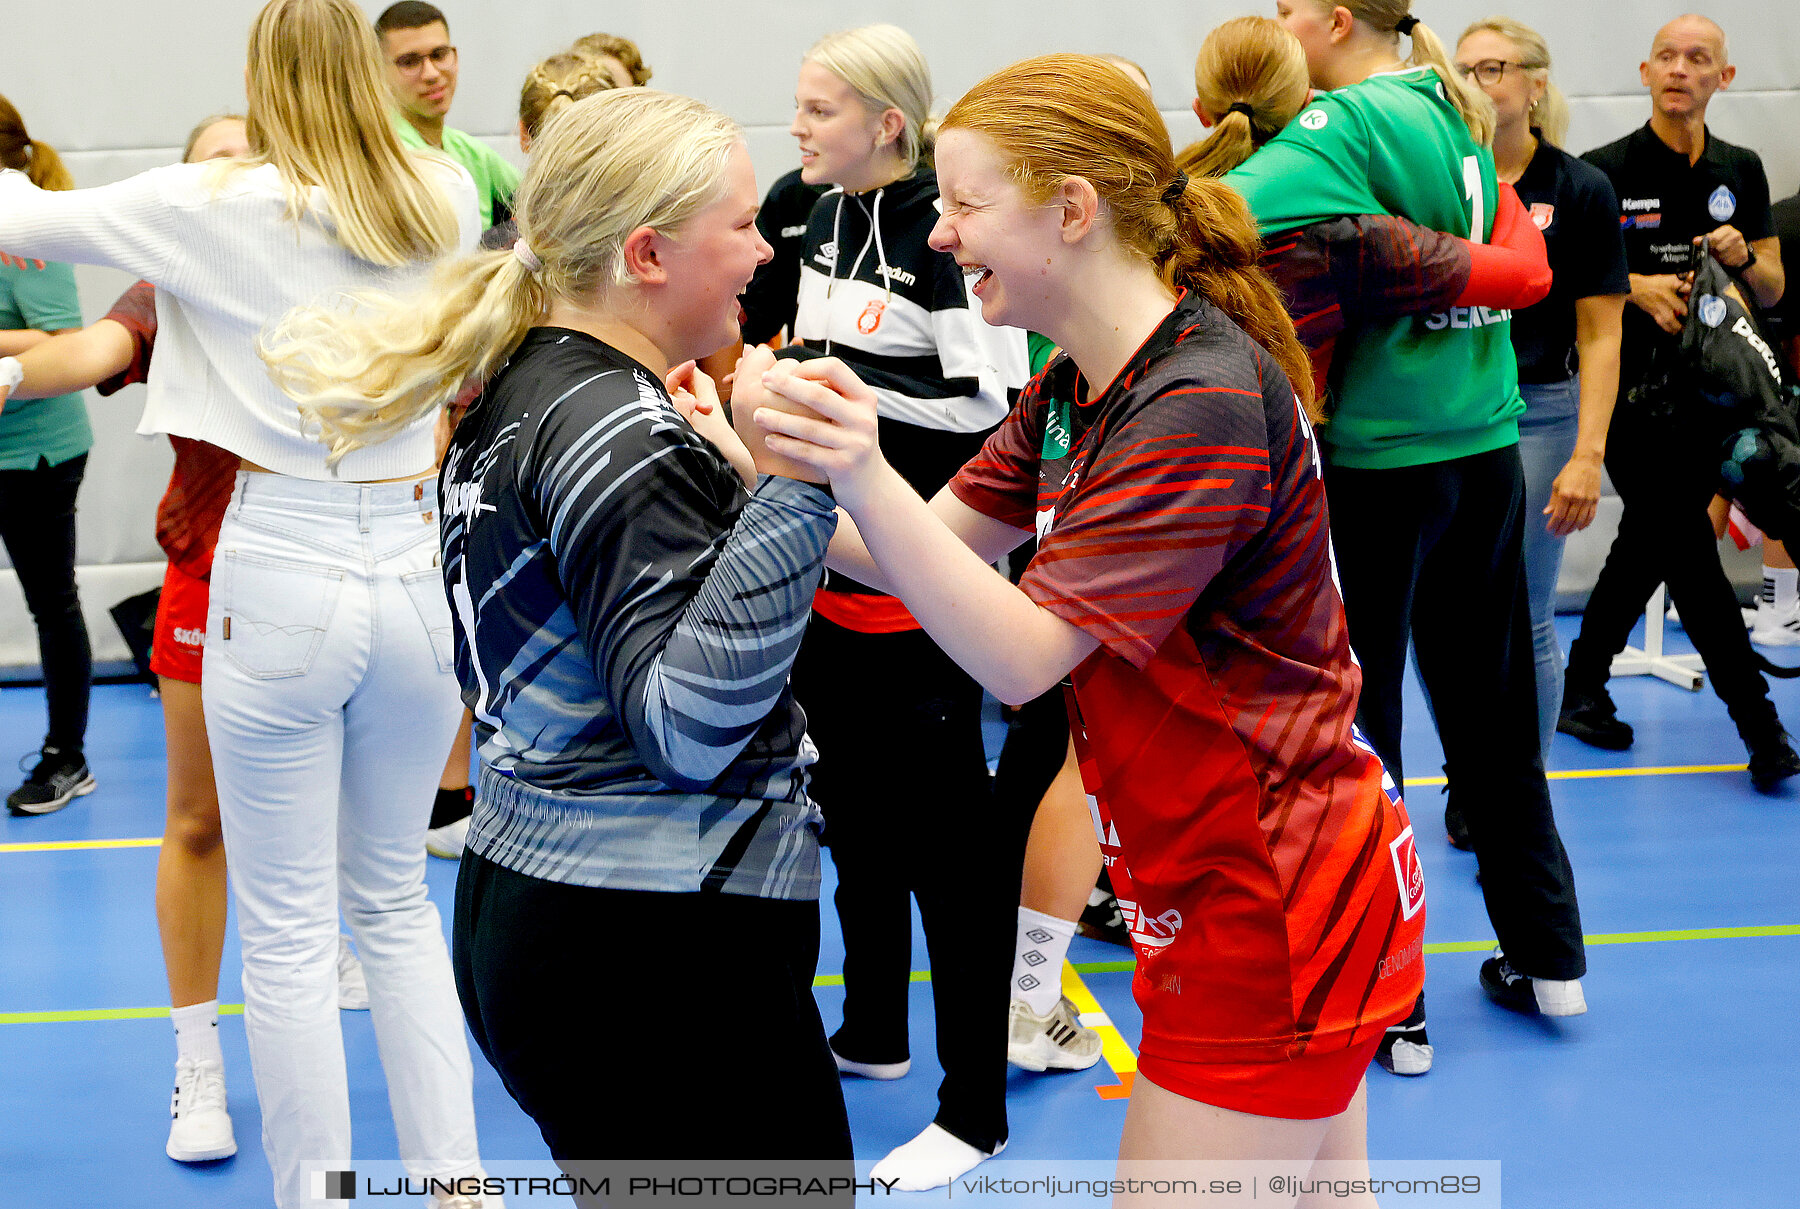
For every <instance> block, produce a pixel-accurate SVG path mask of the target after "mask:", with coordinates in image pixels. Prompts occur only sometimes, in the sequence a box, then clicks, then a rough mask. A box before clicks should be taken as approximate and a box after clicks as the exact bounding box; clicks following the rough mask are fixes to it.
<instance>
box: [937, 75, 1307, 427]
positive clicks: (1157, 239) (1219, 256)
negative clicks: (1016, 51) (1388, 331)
mask: <svg viewBox="0 0 1800 1209" xmlns="http://www.w3.org/2000/svg"><path fill="white" fill-rule="evenodd" d="M944 129H946V130H950V129H964V130H972V131H974V132H976V133H978V134H981V135H984V136H986V137H987V138H988V139H989V140H991V141H992V142H993V144H994V145H995V146H996V147H998V148H999V149H1000V154H1001V156H1002V157H1004V158H1005V159H1006V160H1007V161H1009V171H1010V173H1011V175H1012V177H1013V179H1014V180H1016V181H1017V182H1018V183H1019V186H1020V188H1022V189H1023V190H1024V191H1025V193H1026V195H1027V196H1028V197H1031V198H1032V199H1033V200H1035V201H1040V202H1041V201H1048V200H1049V198H1050V196H1051V194H1052V192H1053V191H1054V190H1055V189H1056V188H1057V186H1058V185H1059V184H1061V182H1063V181H1064V180H1066V179H1067V178H1069V177H1072V176H1078V177H1081V178H1083V179H1085V180H1087V181H1088V182H1089V183H1090V184H1092V185H1093V187H1094V191H1095V192H1096V193H1098V194H1099V197H1100V200H1101V202H1103V203H1104V204H1105V206H1106V208H1107V210H1108V212H1109V213H1110V215H1111V218H1112V225H1113V230H1114V232H1115V233H1116V234H1117V237H1118V239H1119V241H1120V242H1121V243H1123V244H1124V245H1125V246H1126V247H1127V248H1128V249H1130V250H1131V251H1132V252H1134V253H1136V254H1137V255H1139V256H1141V257H1143V258H1144V259H1145V260H1146V261H1148V262H1150V264H1152V265H1153V266H1155V268H1156V270H1157V272H1158V273H1159V274H1160V275H1161V277H1162V280H1163V281H1164V283H1166V284H1167V285H1168V286H1170V288H1172V289H1181V288H1184V287H1185V288H1189V289H1193V290H1195V291H1197V292H1198V293H1200V294H1201V295H1202V296H1204V297H1205V298H1206V299H1207V301H1209V302H1211V303H1212V304H1213V305H1214V306H1216V307H1218V308H1219V309H1220V310H1222V311H1224V312H1225V314H1227V315H1228V316H1230V317H1231V319H1232V320H1233V321H1234V322H1235V323H1237V325H1238V326H1239V327H1241V328H1243V329H1244V331H1245V333H1246V334H1247V335H1249V337H1250V338H1251V339H1252V340H1254V341H1256V342H1257V343H1258V344H1260V345H1262V346H1263V348H1265V349H1266V350H1268V352H1269V354H1270V355H1271V356H1273V357H1274V358H1275V360H1276V362H1277V363H1279V364H1280V366H1281V368H1282V371H1283V372H1284V373H1286V374H1287V377H1288V381H1289V382H1290V383H1291V384H1292V385H1293V387H1294V391H1295V393H1296V394H1298V395H1299V396H1300V398H1301V399H1303V400H1307V401H1308V402H1309V405H1310V400H1311V396H1312V366H1311V363H1310V362H1309V361H1308V360H1307V357H1306V351H1305V350H1304V349H1303V348H1301V346H1300V341H1299V340H1298V339H1297V338H1296V337H1295V335H1294V323H1293V320H1291V319H1289V318H1288V313H1287V311H1286V309H1285V308H1284V307H1283V306H1282V302H1281V295H1280V294H1279V293H1278V292H1277V291H1276V289H1275V285H1274V283H1273V282H1271V281H1270V280H1269V278H1268V275H1267V274H1265V273H1264V272H1263V271H1262V269H1261V268H1259V267H1258V266H1257V259H1258V257H1259V256H1260V255H1261V252H1262V242H1261V241H1260V240H1259V239H1258V238H1257V234H1256V220H1255V219H1253V218H1252V217H1251V216H1250V211H1249V209H1248V208H1247V207H1246V206H1245V205H1244V199H1243V198H1241V197H1239V196H1238V194H1237V192H1236V191H1235V190H1233V189H1232V188H1230V187H1229V186H1227V185H1225V184H1223V183H1221V182H1219V181H1216V180H1205V179H1200V178H1191V179H1189V180H1188V182H1187V184H1186V187H1185V188H1184V189H1183V190H1182V191H1181V193H1180V194H1179V195H1174V194H1172V193H1171V191H1170V190H1171V185H1172V183H1174V182H1175V181H1176V179H1177V178H1176V168H1175V158H1174V152H1173V151H1172V150H1171V149H1170V147H1169V138H1168V127H1167V126H1165V125H1164V124H1163V120H1162V115H1161V114H1159V113H1157V111H1156V107H1155V106H1154V105H1153V104H1152V103H1151V101H1150V98H1149V97H1148V96H1147V95H1145V93H1144V90H1143V89H1141V88H1139V87H1138V86H1137V85H1136V84H1134V83H1132V81H1130V80H1129V79H1127V78H1126V77H1125V76H1124V74H1123V73H1121V72H1120V71H1119V70H1118V69H1117V68H1115V67H1114V66H1113V65H1112V64H1110V63H1108V62H1107V61H1106V60H1105V59H1102V58H1098V57H1096V56H1092V55H1068V54H1063V55H1043V56H1041V57H1039V58H1035V59H1026V60H1025V61H1024V62H1022V63H1014V64H1013V65H1012V66H1011V67H1006V68H1002V69H1001V70H1000V71H997V72H995V73H994V74H993V75H991V76H989V77H988V78H987V79H985V80H983V81H981V83H979V84H977V85H975V87H973V88H971V89H970V90H969V91H968V92H967V93H965V94H964V95H963V98H962V99H961V100H960V101H958V102H957V103H956V104H955V105H953V106H951V108H950V112H949V113H947V114H945V115H944Z"/></svg>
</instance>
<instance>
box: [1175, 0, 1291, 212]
mask: <svg viewBox="0 0 1800 1209" xmlns="http://www.w3.org/2000/svg"><path fill="white" fill-rule="evenodd" d="M1311 91H1312V88H1311V85H1310V84H1309V82H1308V80H1307V72H1306V52H1305V51H1304V50H1303V49H1301V46H1300V40H1299V39H1298V38H1296V37H1294V35H1293V34H1291V33H1289V32H1288V31H1287V29H1286V28H1285V27H1283V26H1282V24H1281V23H1280V22H1278V21H1274V20H1272V19H1270V18H1268V17H1236V18H1233V19H1232V20H1230V21H1227V22H1225V23H1224V24H1222V25H1220V26H1219V27H1218V28H1217V29H1214V30H1213V31H1212V32H1211V33H1209V34H1207V35H1206V40H1205V41H1204V42H1202V43H1201V44H1200V53H1199V54H1198V55H1197V56H1195V58H1194V97H1195V99H1196V100H1197V101H1198V102H1199V104H1200V108H1202V109H1204V110H1205V111H1206V112H1207V113H1209V114H1211V115H1213V116H1214V117H1215V118H1216V119H1217V121H1216V123H1215V125H1214V126H1213V131H1212V133H1211V134H1210V135H1208V136H1207V137H1206V138H1203V139H1201V140H1199V141H1198V142H1196V143H1193V144H1191V145H1190V146H1189V147H1187V148H1186V149H1185V150H1183V151H1182V152H1181V153H1180V154H1179V155H1178V156H1176V158H1175V162H1176V164H1177V165H1178V166H1179V167H1180V168H1181V170H1182V171H1183V172H1185V173H1187V174H1188V175H1189V176H1204V177H1215V176H1224V175H1225V174H1226V173H1227V172H1230V171H1231V170H1232V169H1233V168H1235V167H1237V166H1238V165H1239V164H1241V163H1243V162H1244V161H1245V160H1247V159H1249V158H1250V156H1251V155H1252V154H1253V153H1254V152H1255V151H1256V149H1257V148H1258V147H1261V146H1262V145H1263V144H1264V143H1266V142H1268V141H1269V140H1270V139H1272V138H1274V137H1275V136H1276V135H1277V134H1279V133H1281V130H1282V128H1283V127H1285V126H1286V125H1287V124H1288V123H1289V122H1291V121H1293V120H1294V115H1295V114H1297V113H1299V112H1300V110H1301V109H1302V108H1304V107H1305V105H1306V100H1307V97H1308V96H1309V95H1310V94H1311ZM1246 108H1247V109H1248V110H1249V112H1248V113H1245V112H1244V109H1246Z"/></svg>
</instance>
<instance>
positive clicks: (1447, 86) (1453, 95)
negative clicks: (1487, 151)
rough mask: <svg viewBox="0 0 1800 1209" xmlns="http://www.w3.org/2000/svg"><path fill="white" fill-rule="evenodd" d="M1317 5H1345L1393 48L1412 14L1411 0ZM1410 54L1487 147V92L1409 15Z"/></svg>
mask: <svg viewBox="0 0 1800 1209" xmlns="http://www.w3.org/2000/svg"><path fill="white" fill-rule="evenodd" d="M1312 2H1313V3H1314V4H1316V5H1317V6H1318V7H1320V8H1323V9H1326V10H1327V11H1329V10H1330V9H1332V8H1345V9H1348V10H1350V15H1351V16H1352V17H1355V18H1356V19H1357V20H1358V21H1361V22H1362V23H1363V24H1364V25H1366V26H1368V27H1369V28H1370V29H1373V30H1376V31H1377V32H1380V33H1385V34H1388V35H1390V36H1391V37H1392V38H1393V39H1394V41H1395V45H1396V47H1397V46H1398V44H1399V38H1400V31H1399V29H1398V28H1397V27H1398V26H1399V25H1401V24H1402V23H1403V22H1404V21H1405V20H1406V19H1407V18H1408V17H1409V16H1411V15H1412V0H1336V2H1335V3H1327V0H1312ZM1413 21H1414V24H1413V27H1412V31H1411V33H1410V35H1409V36H1410V37H1411V38H1412V53H1411V54H1410V55H1408V56H1407V59H1406V61H1407V62H1408V63H1410V64H1412V65H1413V66H1415V67H1429V68H1431V70H1433V71H1435V72H1437V75H1438V79H1439V80H1441V81H1443V85H1444V97H1445V99H1447V100H1448V101H1449V102H1450V104H1451V105H1452V106H1453V107H1454V108H1455V109H1456V112H1457V113H1458V114H1459V115H1461V117H1462V120H1463V124H1464V125H1466V126H1468V128H1469V133H1470V134H1471V135H1472V136H1474V139H1475V141H1476V142H1477V143H1480V144H1481V145H1482V146H1483V147H1487V146H1491V145H1492V144H1493V141H1494V106H1493V103H1492V102H1490V101H1489V100H1488V99H1487V94H1486V93H1484V92H1482V91H1481V89H1479V88H1477V87H1475V85H1473V84H1471V83H1469V82H1468V81H1467V80H1465V79H1463V78H1462V75H1461V73H1459V72H1458V71H1457V70H1456V68H1455V67H1454V66H1453V65H1452V64H1451V62H1450V54H1449V52H1448V51H1446V50H1445V49H1444V43H1443V40H1442V39H1441V38H1439V37H1438V36H1437V35H1436V34H1435V33H1433V32H1432V31H1431V27H1430V26H1428V25H1426V24H1425V23H1424V22H1423V21H1420V20H1418V19H1417V18H1416V17H1415V18H1413Z"/></svg>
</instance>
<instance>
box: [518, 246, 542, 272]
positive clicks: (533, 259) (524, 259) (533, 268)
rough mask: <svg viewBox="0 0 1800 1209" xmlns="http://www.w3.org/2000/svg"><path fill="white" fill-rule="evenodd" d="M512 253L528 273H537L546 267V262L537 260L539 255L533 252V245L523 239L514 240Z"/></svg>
mask: <svg viewBox="0 0 1800 1209" xmlns="http://www.w3.org/2000/svg"><path fill="white" fill-rule="evenodd" d="M512 253H513V255H514V256H515V257H516V258H517V259H518V261H519V263H520V264H522V265H524V266H525V271H526V272H527V273H535V272H537V271H538V270H539V269H541V268H543V267H544V262H543V261H541V260H539V259H538V258H537V253H536V252H533V251H532V250H531V245H530V244H528V243H526V242H525V241H524V239H522V238H521V239H515V240H513V247H512Z"/></svg>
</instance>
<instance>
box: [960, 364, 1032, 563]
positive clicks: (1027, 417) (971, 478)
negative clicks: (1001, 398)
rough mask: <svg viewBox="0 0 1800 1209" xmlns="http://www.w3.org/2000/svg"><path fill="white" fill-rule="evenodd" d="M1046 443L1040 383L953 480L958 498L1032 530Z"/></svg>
mask: <svg viewBox="0 0 1800 1209" xmlns="http://www.w3.org/2000/svg"><path fill="white" fill-rule="evenodd" d="M1043 447H1044V408H1043V405H1042V403H1041V401H1040V394H1039V391H1038V383H1037V382H1035V381H1034V382H1033V383H1032V385H1031V386H1029V387H1027V388H1026V389H1025V390H1024V391H1023V392H1022V393H1021V394H1020V395H1019V401H1018V403H1017V404H1015V405H1014V407H1013V409H1012V411H1010V412H1008V413H1007V416H1006V419H1005V420H1004V421H1002V422H1001V424H1000V427H998V428H996V429H995V430H994V431H993V432H992V433H991V434H990V435H989V436H988V439H987V441H986V442H985V443H984V444H983V445H982V447H981V452H980V453H978V454H976V455H975V456H974V457H972V458H970V459H969V460H968V462H966V463H965V464H964V465H963V468H962V469H961V470H959V471H957V472H956V477H955V478H953V479H951V480H950V483H949V487H950V490H951V492H952V493H953V494H954V495H955V496H956V498H957V499H959V500H961V501H962V502H963V503H965V504H967V505H968V506H969V507H971V508H973V509H975V511H977V512H979V513H981V514H982V515H983V516H989V517H992V518H993V519H995V520H997V521H1000V522H1001V523H1003V524H1007V525H1011V526H1012V527H1013V528H1015V529H1026V530H1029V529H1030V528H1032V518H1033V516H1034V515H1035V514H1036V512H1037V500H1038V463H1039V459H1040V458H1041V456H1042V453H1043Z"/></svg>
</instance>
